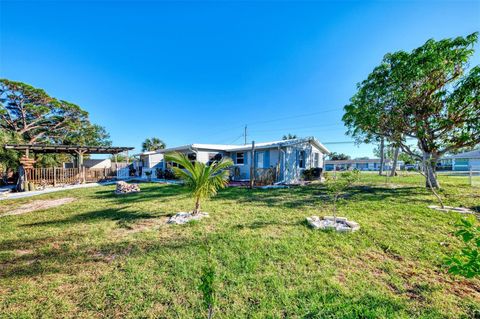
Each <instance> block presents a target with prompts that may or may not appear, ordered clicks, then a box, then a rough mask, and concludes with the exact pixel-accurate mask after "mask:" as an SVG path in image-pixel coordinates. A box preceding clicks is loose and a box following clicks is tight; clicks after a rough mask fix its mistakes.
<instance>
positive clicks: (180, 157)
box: [165, 153, 233, 215]
mask: <svg viewBox="0 0 480 319" xmlns="http://www.w3.org/2000/svg"><path fill="white" fill-rule="evenodd" d="M165 160H166V161H167V162H174V163H177V164H178V165H179V166H180V167H183V168H180V167H173V168H172V169H173V172H174V174H175V176H176V177H178V178H180V179H182V180H183V181H184V182H185V185H186V186H187V187H188V188H189V189H190V191H191V193H192V195H193V197H194V199H195V208H194V210H193V214H194V215H195V214H198V213H199V212H200V201H201V200H203V199H206V198H209V197H211V196H214V195H216V194H217V191H218V189H219V188H224V187H225V186H226V185H227V184H228V175H229V172H228V170H227V168H229V167H230V166H232V165H233V162H232V160H230V159H227V158H223V159H221V160H220V161H215V162H213V163H211V164H210V165H207V164H205V163H201V162H198V161H194V162H193V163H192V162H191V161H190V159H189V158H188V156H187V155H185V154H180V153H170V154H167V155H166V156H165Z"/></svg>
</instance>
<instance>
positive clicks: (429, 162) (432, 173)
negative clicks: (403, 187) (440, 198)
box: [423, 152, 440, 189]
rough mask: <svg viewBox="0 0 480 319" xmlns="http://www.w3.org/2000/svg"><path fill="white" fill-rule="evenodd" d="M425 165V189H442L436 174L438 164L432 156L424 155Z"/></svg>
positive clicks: (425, 153)
mask: <svg viewBox="0 0 480 319" xmlns="http://www.w3.org/2000/svg"><path fill="white" fill-rule="evenodd" d="M423 164H424V169H425V179H426V180H425V187H430V188H437V189H438V188H440V183H439V182H438V179H437V174H436V163H435V160H433V158H432V154H430V153H427V152H424V153H423Z"/></svg>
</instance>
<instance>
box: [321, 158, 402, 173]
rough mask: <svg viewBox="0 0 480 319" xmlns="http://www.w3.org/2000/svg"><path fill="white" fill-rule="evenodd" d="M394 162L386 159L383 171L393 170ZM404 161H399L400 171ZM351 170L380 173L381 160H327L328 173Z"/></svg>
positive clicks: (398, 167) (326, 168)
mask: <svg viewBox="0 0 480 319" xmlns="http://www.w3.org/2000/svg"><path fill="white" fill-rule="evenodd" d="M392 164H393V163H392V161H391V160H389V159H386V160H385V162H384V164H383V165H384V166H383V169H384V170H390V169H391V168H392ZM403 164H404V163H403V161H397V169H398V170H399V169H400V168H401V167H402V166H403ZM351 169H358V170H360V171H379V170H380V159H379V158H369V159H353V160H327V161H325V170H326V171H333V170H339V171H345V170H351Z"/></svg>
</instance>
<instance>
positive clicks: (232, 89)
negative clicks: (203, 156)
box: [0, 0, 480, 157]
mask: <svg viewBox="0 0 480 319" xmlns="http://www.w3.org/2000/svg"><path fill="white" fill-rule="evenodd" d="M479 30H480V2H478V1H470V2H469V1H451V2H447V1H425V2H411V1H408V2H407V1H399V2H393V1H376V2H371V1H358V2H357V1H337V2H326V1H320V2H272V1H270V2H203V3H202V2H154V1H149V2H127V1H121V2H113V1H107V2H94V1H86V2H70V1H69V2H40V1H35V2H21V1H14V2H8V1H3V0H2V1H1V2H0V77H5V78H8V79H11V80H17V81H22V82H26V83H29V84H31V85H34V86H36V87H40V88H43V89H45V90H46V91H47V92H48V93H50V94H51V95H53V96H55V97H58V98H61V99H65V100H68V101H70V102H73V103H76V104H78V105H80V106H81V107H83V108H84V109H86V110H87V111H89V113H90V117H91V120H92V121H93V122H95V123H98V124H101V125H103V126H105V127H106V128H107V130H108V131H109V132H110V134H111V137H112V140H113V143H114V144H115V145H122V146H135V147H136V148H137V150H138V149H139V148H140V144H141V142H142V141H143V140H144V139H145V138H146V137H152V136H157V137H160V138H162V139H163V140H164V141H165V142H166V143H167V145H168V146H176V145H181V144H190V143H242V142H243V137H242V134H243V127H244V125H245V124H247V125H248V140H249V141H251V140H252V139H254V140H255V141H257V142H261V141H268V140H278V139H280V138H281V137H282V135H283V134H286V133H294V134H297V135H299V136H311V135H314V136H316V137H317V138H318V139H320V141H322V142H343V141H350V140H351V139H349V138H348V137H347V136H345V128H344V126H343V124H342V122H341V117H342V113H343V112H342V108H343V106H344V105H345V104H346V103H347V102H348V100H349V98H350V97H351V96H352V95H353V94H354V93H355V85H356V83H357V82H359V81H361V80H363V79H364V78H365V77H366V76H367V75H368V73H369V72H370V71H371V70H372V69H373V68H374V67H375V66H376V65H377V64H378V63H379V62H380V60H381V59H382V57H383V55H384V54H385V53H387V52H393V51H396V50H401V49H403V50H411V49H413V48H415V47H418V46H420V45H421V44H423V43H424V42H425V41H426V40H427V39H429V38H435V39H441V38H445V37H454V36H459V35H467V34H469V33H472V32H474V31H479ZM478 49H479V47H478V46H477V51H478V52H477V53H476V54H475V57H474V60H473V62H474V63H475V64H478V63H480V62H479V61H480V58H479V56H480V50H478ZM327 146H328V147H329V148H330V149H331V150H333V151H339V152H345V153H348V154H350V155H352V156H353V157H357V156H372V153H371V149H372V147H371V146H369V145H363V146H360V147H357V146H355V145H353V144H329V145H327Z"/></svg>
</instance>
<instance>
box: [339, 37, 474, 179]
mask: <svg viewBox="0 0 480 319" xmlns="http://www.w3.org/2000/svg"><path fill="white" fill-rule="evenodd" d="M477 38H478V33H473V34H471V35H468V36H466V37H457V38H454V39H444V40H441V41H435V40H428V41H427V42H426V43H425V44H424V45H423V46H421V47H419V48H417V49H415V50H413V51H412V52H405V51H399V52H395V53H392V54H387V55H385V57H384V58H383V61H382V63H381V64H380V65H379V66H377V67H376V68H375V69H374V70H373V72H372V73H371V74H370V75H369V76H368V78H367V79H366V80H365V81H363V82H361V83H360V84H359V85H358V91H357V93H356V94H355V95H354V96H353V97H352V99H351V103H350V104H348V105H347V106H345V114H344V116H343V121H344V123H345V125H346V126H347V127H348V134H350V135H352V136H354V137H355V138H356V139H357V141H364V142H370V141H372V140H374V139H375V138H377V139H378V138H379V137H382V138H385V139H387V140H388V141H390V142H391V143H395V145H397V146H398V147H400V148H401V149H402V151H404V152H406V153H407V154H409V155H411V156H413V157H414V158H416V159H418V160H421V161H422V163H423V164H424V165H423V166H424V171H425V176H426V186H427V187H428V186H429V185H430V184H432V186H433V187H435V188H439V187H440V185H439V183H438V180H437V176H436V172H435V169H436V162H437V161H438V159H439V158H440V157H441V156H442V155H443V154H446V153H448V152H452V151H455V150H456V149H459V148H463V147H473V146H474V145H476V144H478V141H479V140H480V121H479V120H478V119H479V118H480V66H474V67H473V68H471V69H470V70H469V71H468V62H469V59H470V58H471V56H472V55H473V53H474V50H473V46H474V44H475V43H476V42H477ZM407 139H414V140H416V142H417V148H418V150H420V152H421V154H418V153H417V152H416V150H415V149H413V148H412V147H411V146H410V145H409V144H408V143H407Z"/></svg>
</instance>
